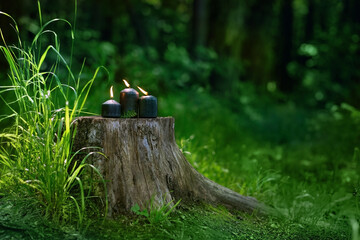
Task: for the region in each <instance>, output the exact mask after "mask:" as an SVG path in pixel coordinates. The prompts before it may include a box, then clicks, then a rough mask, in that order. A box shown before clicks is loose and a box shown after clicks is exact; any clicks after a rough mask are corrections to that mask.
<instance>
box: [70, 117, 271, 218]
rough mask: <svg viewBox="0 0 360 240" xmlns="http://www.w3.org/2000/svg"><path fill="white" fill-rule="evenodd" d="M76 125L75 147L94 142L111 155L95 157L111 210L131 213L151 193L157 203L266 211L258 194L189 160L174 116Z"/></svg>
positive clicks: (93, 119)
mask: <svg viewBox="0 0 360 240" xmlns="http://www.w3.org/2000/svg"><path fill="white" fill-rule="evenodd" d="M75 125H76V126H77V134H76V138H75V142H74V150H77V149H80V148H83V147H95V146H96V147H100V148H101V150H100V151H101V152H103V153H104V154H105V155H106V156H107V158H105V157H103V156H99V155H97V156H96V157H93V158H92V159H91V162H92V164H93V165H94V166H95V167H97V168H98V169H99V171H100V172H101V174H102V175H103V176H104V178H105V180H106V181H107V194H108V200H109V215H110V216H115V215H117V214H119V213H127V212H129V211H130V209H131V207H132V206H134V205H135V204H138V205H139V206H140V207H143V208H144V207H147V205H148V203H149V200H150V199H151V198H153V201H154V204H156V205H158V206H161V205H163V204H167V203H169V202H171V201H177V200H179V199H181V200H182V203H193V202H199V201H203V202H207V203H211V204H214V205H219V204H220V205H224V206H225V207H227V208H229V209H235V210H240V211H245V212H253V211H255V210H256V211H259V212H263V211H264V208H263V207H262V205H261V204H260V203H259V202H258V201H257V200H256V199H254V198H252V197H245V196H242V195H240V194H238V193H236V192H234V191H232V190H230V189H228V188H226V187H223V186H221V185H219V184H217V183H215V182H213V181H211V180H209V179H207V178H205V177H204V176H203V175H201V174H200V173H199V172H197V171H196V170H195V169H194V168H193V167H192V166H191V165H190V163H189V162H188V161H187V160H186V158H185V157H184V155H183V154H182V152H181V151H180V149H179V148H178V146H177V144H176V142H175V135H174V118H172V117H161V118H153V119H151V118H146V119H144V118H126V119H124V118H118V119H116V118H102V117H79V118H77V119H76V120H75ZM96 151H98V150H96Z"/></svg>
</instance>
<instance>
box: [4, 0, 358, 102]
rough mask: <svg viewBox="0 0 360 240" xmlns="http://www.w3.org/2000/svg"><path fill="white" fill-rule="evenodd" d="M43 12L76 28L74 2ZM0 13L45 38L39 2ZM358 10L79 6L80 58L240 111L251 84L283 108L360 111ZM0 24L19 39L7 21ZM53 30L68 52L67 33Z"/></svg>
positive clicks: (351, 6)
mask: <svg viewBox="0 0 360 240" xmlns="http://www.w3.org/2000/svg"><path fill="white" fill-rule="evenodd" d="M41 4H42V9H43V18H44V20H50V19H52V18H55V17H57V18H65V19H67V20H69V21H70V22H73V21H74V2H73V1H70V0H64V1H56V2H54V1H48V0H43V1H41ZM0 8H1V10H2V11H5V12H7V13H9V14H10V15H11V16H13V17H14V18H15V19H16V20H17V21H18V23H19V24H20V27H21V29H24V30H25V29H26V30H29V32H25V31H22V33H24V34H27V36H23V37H25V38H31V37H32V35H31V33H34V34H35V33H36V32H37V31H38V30H39V24H38V11H37V6H36V1H33V0H21V1H19V0H15V1H1V3H0ZM359 9H360V2H359V1H357V0H342V1H340V0H328V1H321V0H267V1H258V0H251V1H242V0H240V1H239V0H229V1H226V3H225V2H220V1H216V0H175V1H163V0H135V1H130V0H124V1H113V0H104V1H101V2H99V1H94V0H89V1H83V0H79V1H78V11H77V19H76V25H77V26H76V39H77V40H76V41H75V49H76V50H75V58H76V60H78V62H79V63H82V59H83V58H86V59H87V65H90V66H94V65H104V66H106V67H107V68H108V69H109V71H110V74H111V80H113V81H117V82H120V81H121V79H122V78H127V79H129V80H130V81H133V82H136V83H140V82H141V83H142V85H143V86H144V88H147V89H149V90H150V92H152V93H153V94H156V95H163V94H168V93H171V92H175V91H178V90H186V89H191V88H192V87H196V88H202V89H204V90H206V91H209V92H211V94H214V95H217V96H221V97H225V98H227V99H231V101H232V102H233V103H236V104H234V105H237V103H238V101H239V100H240V101H241V99H242V98H241V95H242V88H243V86H244V85H246V84H248V83H249V84H251V85H253V86H254V87H255V89H254V90H255V91H256V92H257V93H259V94H267V95H270V96H272V97H274V98H275V99H276V100H279V101H282V102H284V101H289V100H292V101H295V102H296V103H298V104H302V105H303V104H305V105H306V106H310V107H323V106H324V105H325V104H326V103H329V102H330V103H335V104H337V103H341V102H343V101H346V102H348V103H350V104H353V105H356V106H359V105H360V104H359V102H360V99H359V98H360V96H359V94H358V92H359V90H360V89H359V84H358V83H359V78H360V71H359V67H360V63H359V62H360V58H359V51H360V50H359V41H360V36H359V27H360V14H358V11H359ZM1 25H2V29H3V31H5V38H6V39H7V41H8V42H10V40H11V39H12V40H15V39H14V37H15V36H14V35H12V34H11V33H12V30H11V29H10V28H9V24H8V20H7V19H5V18H4V17H2V19H1ZM53 27H54V28H55V30H58V32H59V33H60V32H61V33H65V34H62V35H63V36H62V38H64V39H63V40H62V50H63V54H66V53H69V49H70V43H69V41H70V38H69V37H68V38H66V35H67V36H69V35H70V33H69V29H68V27H67V26H66V25H65V24H64V25H62V26H61V25H60V26H53ZM4 29H7V30H4ZM67 32H68V33H67ZM66 33H67V34H66ZM1 68H2V72H4V70H5V69H6V65H5V64H4V63H2V64H1ZM242 100H243V101H245V100H244V99H242ZM239 104H241V102H240V103H239Z"/></svg>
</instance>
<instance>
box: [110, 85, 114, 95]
mask: <svg viewBox="0 0 360 240" xmlns="http://www.w3.org/2000/svg"><path fill="white" fill-rule="evenodd" d="M110 98H114V93H113V86H111V88H110Z"/></svg>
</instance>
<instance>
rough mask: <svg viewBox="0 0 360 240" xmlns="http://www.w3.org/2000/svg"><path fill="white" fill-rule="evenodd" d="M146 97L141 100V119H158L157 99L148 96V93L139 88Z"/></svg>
mask: <svg viewBox="0 0 360 240" xmlns="http://www.w3.org/2000/svg"><path fill="white" fill-rule="evenodd" d="M138 88H139V89H140V91H141V92H142V93H144V94H145V96H142V97H141V98H140V99H139V117H141V118H156V117H157V110H158V109H157V98H156V97H154V96H151V95H148V93H147V92H146V91H144V90H143V89H141V88H140V87H138Z"/></svg>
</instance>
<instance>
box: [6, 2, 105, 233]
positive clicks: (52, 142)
mask: <svg viewBox="0 0 360 240" xmlns="http://www.w3.org/2000/svg"><path fill="white" fill-rule="evenodd" d="M0 13H1V14H2V15H5V16H7V17H9V19H11V21H12V24H13V25H14V29H15V32H16V34H17V36H19V28H18V26H17V24H16V22H15V21H14V19H12V18H11V16H9V15H8V14H6V13H3V12H0ZM39 13H40V25H41V29H40V31H39V32H38V33H37V34H36V36H35V37H34V40H33V42H32V44H31V45H30V46H28V47H25V44H23V43H22V42H21V39H20V37H18V40H19V41H18V45H17V46H8V45H7V43H6V39H4V36H3V34H2V32H0V34H1V38H2V45H0V49H1V52H2V53H3V55H4V57H5V59H6V62H7V63H8V65H9V74H8V78H9V80H10V82H11V85H9V86H1V93H4V92H11V93H12V94H13V96H14V99H15V100H14V101H9V100H7V99H5V98H4V97H3V96H2V95H0V98H1V99H2V101H3V104H5V105H6V107H7V108H8V109H10V110H11V114H10V115H6V116H2V117H1V119H0V121H2V120H5V119H8V118H10V119H11V120H12V122H13V124H12V125H11V126H10V127H8V128H7V129H5V131H4V133H2V134H1V135H0V140H1V149H0V176H1V181H0V191H1V192H2V194H3V195H13V196H18V197H21V198H28V197H30V198H32V199H36V201H37V202H38V203H39V205H40V206H41V211H42V212H43V214H44V215H45V217H47V218H50V219H52V220H53V221H54V222H57V223H64V222H67V221H70V220H76V219H77V222H78V226H81V224H82V222H83V220H84V217H85V215H86V213H85V210H86V207H87V202H88V200H89V199H90V198H93V197H94V196H92V195H91V194H92V193H91V191H89V189H91V186H87V185H84V183H83V181H82V178H81V176H82V173H83V172H84V171H83V169H85V168H90V169H92V170H93V171H94V172H96V173H97V174H99V175H100V173H99V172H98V170H97V169H96V168H95V167H94V166H92V165H91V164H89V163H88V162H87V161H86V159H87V158H88V157H89V156H90V155H92V154H95V152H91V153H89V154H88V155H86V157H84V158H83V159H82V160H80V161H78V160H77V161H75V157H76V155H77V153H78V152H76V153H72V152H71V149H72V140H73V139H74V136H75V134H76V128H75V127H73V126H72V122H73V120H74V119H75V118H76V117H77V116H78V115H79V114H80V113H81V112H82V109H83V107H84V104H85V102H86V100H87V97H88V94H89V91H90V89H91V86H92V85H93V83H94V80H95V78H96V76H97V74H98V71H99V70H100V68H98V69H97V70H96V72H95V74H94V75H93V77H92V78H91V79H90V80H88V81H87V82H85V83H83V82H82V81H81V77H80V76H81V72H80V73H79V76H78V77H77V78H75V76H74V75H73V73H72V71H71V69H70V65H69V64H68V63H67V61H65V59H64V58H63V56H62V55H61V54H60V43H59V39H58V36H57V34H56V33H55V32H53V31H51V30H48V29H47V27H49V25H50V24H55V23H57V22H65V23H66V24H67V25H68V26H69V28H70V29H71V38H72V39H73V28H72V26H71V24H70V23H69V22H68V21H66V20H64V19H53V20H51V21H49V22H47V23H45V24H42V19H41V9H40V5H39ZM44 35H52V36H53V39H54V45H48V46H45V47H44V46H41V38H42V37H43V36H44ZM50 54H52V56H55V60H49V59H48V58H49V55H50ZM51 62H52V63H51ZM45 63H46V64H45ZM49 66H50V67H49ZM60 68H62V69H65V70H66V71H67V73H68V74H67V78H65V80H63V76H59V75H58V72H59V69H60ZM100 177H101V176H100ZM75 190H76V191H75ZM105 198H106V196H105ZM106 208H107V201H106V199H105V201H104V209H105V211H104V212H105V213H106V212H107V210H106ZM105 215H106V214H105Z"/></svg>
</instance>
